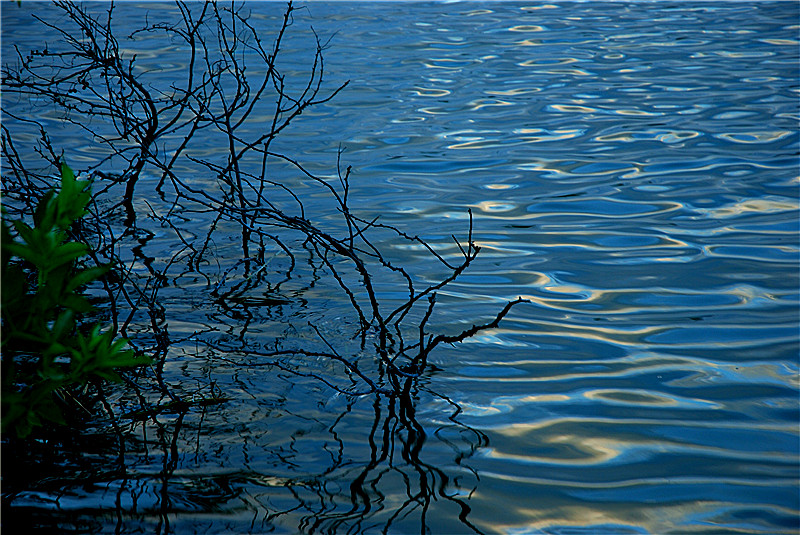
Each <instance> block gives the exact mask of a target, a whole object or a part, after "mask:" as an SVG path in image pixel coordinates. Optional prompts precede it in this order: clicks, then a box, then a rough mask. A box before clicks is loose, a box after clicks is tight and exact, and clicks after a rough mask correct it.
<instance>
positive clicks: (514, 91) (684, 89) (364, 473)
mask: <svg viewBox="0 0 800 535" xmlns="http://www.w3.org/2000/svg"><path fill="white" fill-rule="evenodd" d="M31 4H34V3H33V2H30V3H29V2H24V1H23V2H22V7H20V8H18V7H17V6H16V5H5V6H3V32H4V39H5V38H6V36H9V37H8V39H5V40H6V41H8V40H9V39H11V40H16V42H23V41H24V40H25V39H36V37H37V36H36V35H33V34H29V33H27V32H26V29H25V27H23V26H22V25H21V24H20V22H19V21H21V20H24V17H23V13H27V12H29V11H30V10H31V9H33V8H31V7H30V5H31ZM38 5H39V4H37V6H38ZM251 7H252V9H253V17H254V19H255V20H257V21H263V24H264V25H265V27H267V28H273V27H274V22H275V21H276V20H278V17H279V16H280V14H281V10H282V5H281V4H277V3H254V4H252V6H251ZM123 9H130V10H133V9H139V10H143V9H147V10H149V12H150V14H151V16H158V13H159V10H164V9H168V8H167V7H162V6H161V5H160V4H149V5H147V6H146V7H137V8H134V7H131V6H127V7H126V6H123ZM46 11H47V10H43V12H46ZM140 13H141V11H140ZM119 20H120V24H121V25H124V22H123V20H124V18H122V17H120V19H119ZM259 23H261V22H259ZM295 25H296V27H297V28H298V37H297V38H295V39H294V40H293V41H291V42H290V43H289V44H288V45H287V50H286V59H285V61H289V62H291V61H293V58H296V59H297V61H298V65H299V64H300V62H301V61H305V60H306V59H307V55H306V56H304V50H307V48H306V46H307V45H309V43H310V42H311V41H310V37H309V33H308V31H305V30H302V29H301V28H306V29H307V28H308V26H310V25H313V27H314V29H315V31H316V32H317V33H318V34H319V35H320V36H324V37H327V36H330V35H332V34H335V36H334V37H333V39H332V40H331V42H330V48H329V49H328V50H327V51H326V56H325V57H326V64H325V67H326V76H327V77H328V78H327V79H328V80H329V81H330V83H331V84H335V83H336V82H341V81H344V80H348V79H349V80H350V85H349V86H348V87H347V88H346V90H345V91H344V92H342V93H341V94H340V95H338V96H337V97H336V98H335V99H334V100H333V101H331V102H330V103H328V104H326V105H324V106H320V107H317V108H314V109H313V110H312V111H311V112H310V113H309V114H308V115H305V114H304V116H303V117H302V118H301V119H300V120H299V121H298V122H297V123H296V124H295V125H294V126H293V127H292V129H291V130H290V131H288V132H286V133H285V134H284V137H283V138H282V140H280V144H281V145H280V147H281V148H282V149H283V150H285V151H287V153H290V154H293V155H294V156H295V157H297V158H298V159H301V160H302V161H304V162H306V163H307V164H308V165H309V166H310V167H311V168H314V169H319V170H323V172H328V173H330V172H331V171H330V169H331V168H332V167H333V168H334V169H335V162H336V150H337V147H338V146H339V144H340V143H341V145H342V146H344V147H346V152H345V153H344V156H343V159H344V161H345V162H346V163H347V164H350V165H352V166H353V176H352V180H353V191H352V192H351V196H352V198H353V199H354V201H353V204H354V206H355V208H356V209H357V210H359V211H360V212H361V213H362V214H363V215H364V216H365V217H366V218H367V219H370V218H371V217H373V216H376V215H382V217H383V218H384V220H385V221H387V222H391V223H394V224H396V225H399V226H401V227H403V228H406V229H410V231H411V232H413V233H417V234H419V235H420V236H422V237H424V238H426V239H428V240H430V241H431V242H432V243H434V244H440V245H442V246H450V245H451V241H450V240H451V239H450V234H457V235H463V234H464V232H465V229H466V225H467V213H466V210H467V208H471V209H472V211H473V214H474V216H475V234H476V239H477V241H478V243H479V245H480V246H481V247H482V248H483V250H482V252H481V255H480V256H479V260H478V261H477V262H476V263H475V264H474V265H473V266H472V268H471V270H469V271H468V272H467V273H466V274H465V275H464V277H463V278H462V279H459V281H458V282H457V283H456V284H454V285H452V286H449V287H448V289H447V291H445V292H443V295H442V300H443V301H445V302H446V304H448V305H449V307H448V308H445V309H442V313H441V314H439V315H438V316H437V317H436V318H435V322H436V325H437V326H438V328H439V329H441V330H443V331H446V332H453V331H456V330H459V329H460V328H463V326H462V325H461V324H463V323H466V324H467V325H468V324H469V323H471V322H473V321H477V319H483V318H489V317H491V316H492V315H493V314H494V313H495V312H496V310H497V308H498V307H500V306H502V303H503V301H504V300H509V299H514V298H515V297H517V296H523V297H525V298H526V299H528V300H530V303H529V304H525V305H521V306H519V307H517V308H515V309H514V312H513V313H512V314H511V315H510V316H509V317H508V318H507V319H506V320H505V321H504V322H503V323H502V324H501V325H500V328H497V329H494V330H492V331H488V332H485V333H482V334H481V335H479V336H477V337H476V338H474V339H472V340H469V341H468V342H465V343H463V344H460V345H457V346H453V347H443V348H440V349H437V351H436V352H435V353H434V354H433V355H432V356H431V359H432V363H433V364H435V366H436V369H435V370H434V371H432V372H431V373H430V374H429V376H427V377H426V379H425V381H423V382H422V383H421V385H420V391H419V393H418V397H419V399H418V403H417V405H416V414H414V415H412V416H410V418H411V419H412V420H413V423H414V425H411V426H408V427H406V428H404V430H399V431H397V432H395V430H396V429H399V428H400V427H402V426H400V425H399V424H398V421H399V420H398V415H397V414H396V411H397V408H396V407H395V406H394V405H387V402H386V400H384V399H382V398H380V397H379V398H378V399H377V400H376V399H375V397H365V398H357V399H347V398H345V397H344V396H341V395H335V394H334V393H333V392H332V391H330V390H329V389H327V388H326V387H325V386H324V385H321V384H319V383H317V382H314V381H311V380H308V381H306V380H300V379H297V378H291V377H284V376H282V375H280V374H279V373H277V372H276V371H274V370H270V369H265V368H240V367H237V366H235V365H233V364H230V363H223V364H220V363H219V362H216V361H214V360H212V359H208V360H204V359H198V358H192V351H191V348H188V349H187V348H184V351H183V352H182V353H180V354H176V355H175V358H174V360H173V361H171V362H172V364H171V365H168V373H170V374H172V375H170V378H171V380H173V381H181V380H183V381H186V382H190V381H192V380H194V379H196V378H198V377H202V376H208V377H213V378H214V379H215V380H217V381H218V383H219V384H220V386H221V388H222V389H223V390H224V391H226V392H227V393H229V394H231V395H232V396H233V398H234V400H233V401H231V402H229V403H228V404H226V405H225V406H222V407H218V408H216V407H215V408H214V409H213V410H208V411H207V412H205V413H204V414H202V416H201V415H200V414H189V415H187V416H186V417H185V420H183V421H182V424H183V426H184V427H183V432H182V433H181V434H180V435H179V436H178V438H177V439H176V441H175V443H174V449H173V450H169V451H159V450H158V449H157V448H156V449H153V450H148V449H147V448H146V447H145V446H144V445H143V446H142V448H141V449H140V450H139V451H133V452H132V453H131V454H130V456H131V458H130V459H129V461H128V462H129V468H128V471H127V472H125V473H124V475H119V474H114V473H109V474H106V475H105V476H103V478H101V480H94V481H92V482H91V483H86V482H85V481H83V482H82V481H81V480H80V478H76V479H75V480H57V481H55V482H53V483H51V484H49V485H48V484H38V485H35V486H32V488H31V489H30V490H28V491H24V492H21V493H19V494H18V495H17V496H15V497H14V500H13V501H12V504H11V505H12V506H15V507H18V509H17V510H18V511H25V512H26V513H29V512H31V511H38V512H37V514H38V515H40V516H41V517H52V518H53V519H54V520H53V522H56V521H58V522H62V527H64V526H67V527H69V526H75V525H78V526H80V525H83V526H91V527H92V529H96V530H106V531H107V532H111V531H113V530H115V529H116V530H117V531H118V532H121V533H134V532H139V531H137V530H139V529H142V530H144V531H145V532H148V531H153V530H157V531H160V532H168V531H175V532H178V533H201V532H208V533H222V532H240V533H246V532H253V533H261V532H268V531H271V530H274V531H276V532H279V533H294V532H297V531H298V530H300V531H306V532H323V533H324V532H338V533H356V532H369V533H378V532H381V531H382V530H383V529H385V528H386V526H389V527H388V532H390V533H416V532H425V531H426V530H428V531H429V532H430V533H435V534H447V533H472V532H475V531H477V532H485V533H506V534H521V533H534V534H535V533H548V534H556V533H558V534H561V533H563V534H567V533H570V534H576V533H586V534H605V533H607V534H625V533H652V534H661V533H682V534H683V533H764V534H776V533H797V532H798V529H800V522H799V521H798V511H799V509H800V508H799V506H798V502H799V500H800V496H799V494H798V469H799V465H798V449H799V444H800V441H799V439H798V419H799V416H798V389H797V387H798V384H797V383H798V325H799V324H800V322H799V319H798V221H799V219H798V151H797V149H798V128H797V126H798V46H799V45H798V35H799V29H798V4H797V3H796V2H747V3H745V2H641V3H639V2H636V3H607V2H585V3H570V2H558V1H556V2H553V3H538V2H537V3H534V2H513V3H512V2H508V3H507V2H496V3H492V2H475V3H472V2H453V3H350V2H336V3H313V4H309V5H308V9H307V10H302V11H299V12H298V13H297V15H296V22H295ZM337 32H338V33H337ZM3 46H4V48H3V50H4V53H6V52H7V50H8V49H7V48H6V46H7V45H6V42H4V44H3ZM154 58H155V59H151V60H148V59H147V58H146V57H142V58H141V59H139V60H138V61H140V62H142V63H145V62H147V61H156V62H157V63H155V64H156V65H161V66H162V68H163V69H164V76H170V72H171V71H170V68H169V65H170V64H171V63H170V62H174V63H175V64H176V65H180V64H181V62H182V61H185V59H184V58H182V57H181V56H180V55H179V54H178V53H177V52H175V51H171V50H169V49H165V50H163V51H159V52H158V53H157V54H154ZM159 62H160V63H159ZM253 128H258V125H253ZM73 142H74V141H73ZM64 143H67V141H64ZM74 150H75V151H81V150H82V151H84V152H85V153H87V154H89V155H90V153H91V147H83V148H81V147H80V146H78V147H76V148H74ZM67 154H68V155H69V152H68V153H67ZM325 170H327V171H325ZM313 202H314V201H313V200H310V201H309V203H310V204H309V205H307V206H309V207H311V208H314V204H313ZM320 202H321V201H320ZM317 208H318V209H319V210H320V211H323V212H324V211H325V210H329V209H330V207H327V206H324V205H320V206H318V207H317ZM384 246H385V247H387V248H391V247H393V244H392V243H385V244H384ZM401 253H402V251H399V252H398V254H401ZM152 254H157V251H153V252H152ZM404 254H405V255H406V257H405V262H406V264H407V265H409V266H410V267H411V268H412V269H415V270H417V271H420V272H423V273H424V272H425V270H426V269H428V267H427V266H428V264H423V261H422V260H421V259H419V258H418V257H417V256H416V255H414V254H413V252H406V253H404ZM417 263H418V265H417ZM431 276H435V274H432V275H431ZM172 291H173V293H170V294H169V295H174V296H175V297H174V300H175V303H176V304H175V306H176V307H178V309H180V310H182V312H181V314H180V315H177V314H176V315H175V316H174V317H172V318H171V319H169V318H168V320H169V321H171V323H170V329H171V332H173V333H175V332H181V331H186V332H191V331H192V330H193V329H194V328H195V326H196V325H208V324H209V322H210V321H211V319H209V318H210V316H211V314H210V313H209V312H208V310H207V307H206V306H204V305H202V304H200V305H196V306H192V302H193V301H192V300H193V299H194V300H195V301H194V302H197V300H198V296H197V294H196V293H192V287H191V285H190V284H188V283H187V285H186V288H184V289H183V290H181V288H180V287H177V288H174V289H173V290H172ZM182 295H183V296H184V297H181V296H182ZM185 295H190V297H185ZM387 295H390V294H389V293H388V291H387ZM305 298H306V299H308V301H309V302H310V304H309V305H308V306H309V307H313V306H314V304H315V299H316V300H317V301H316V302H318V303H322V304H325V305H326V306H328V307H329V308H327V309H326V308H325V307H322V308H323V309H325V310H323V311H322V312H321V318H319V319H318V321H319V324H320V325H327V326H328V329H329V332H333V333H335V332H336V325H337V322H338V321H340V319H339V316H338V315H337V314H338V313H339V310H340V308H341V307H340V306H339V305H338V304H337V303H336V302H331V303H329V302H328V301H326V294H324V293H322V292H321V291H319V292H318V293H313V292H311V293H310V295H306V296H305ZM344 305H346V303H345V304H344ZM181 307H183V308H181ZM280 312H281V311H277V312H276V311H271V312H270V313H269V314H264V315H262V316H258V315H257V316H256V318H255V320H254V322H255V323H256V324H257V323H258V322H259V321H263V322H269V321H272V322H276V321H278V322H279V321H281V320H280V318H279V317H277V318H276V315H277V314H280ZM317 312H319V311H317ZM289 313H290V312H287V314H289ZM476 318H477V319H476ZM326 322H327V323H326ZM231 329H232V331H231V332H233V331H234V330H235V327H231ZM407 416H408V415H407ZM400 420H402V418H400ZM420 437H422V439H423V440H419V439H420ZM143 444H144V440H143ZM414 445H416V446H418V447H411V446H414ZM137 455H138V457H137ZM168 464H169V465H170V466H169V469H170V470H169V472H168V473H169V478H165V477H164V473H165V471H166V470H167V465H168ZM167 491H168V492H167ZM64 529H66V528H64Z"/></svg>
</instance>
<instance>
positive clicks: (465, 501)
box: [38, 390, 487, 534]
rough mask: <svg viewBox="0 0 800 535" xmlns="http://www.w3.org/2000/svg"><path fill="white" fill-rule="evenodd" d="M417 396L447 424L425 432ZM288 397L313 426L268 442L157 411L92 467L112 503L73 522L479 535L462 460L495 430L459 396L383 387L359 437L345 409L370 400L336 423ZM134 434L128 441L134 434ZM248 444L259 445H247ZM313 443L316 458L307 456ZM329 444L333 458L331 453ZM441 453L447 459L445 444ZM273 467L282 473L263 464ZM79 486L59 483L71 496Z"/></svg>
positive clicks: (100, 498)
mask: <svg viewBox="0 0 800 535" xmlns="http://www.w3.org/2000/svg"><path fill="white" fill-rule="evenodd" d="M287 392H288V390H287ZM421 398H424V399H425V400H427V401H432V400H434V399H438V400H439V401H440V402H445V403H446V404H447V407H449V409H448V416H447V420H446V423H438V424H436V425H435V426H433V425H431V424H428V430H426V425H425V424H424V423H423V422H421V421H420V419H419V418H418V417H417V407H418V405H419V403H421V402H422V401H421ZM287 401H288V400H287V399H286V398H285V397H284V398H280V399H278V400H276V401H275V402H274V411H275V412H276V413H280V416H279V417H289V418H291V417H295V418H298V419H300V420H305V421H306V422H307V423H308V424H310V425H308V426H306V427H304V428H301V429H298V430H296V431H294V432H293V433H291V435H290V436H289V437H288V441H282V440H281V437H275V438H273V439H272V440H274V441H275V443H273V444H271V443H270V438H271V437H269V436H262V437H260V438H261V439H262V440H261V441H260V443H259V440H258V439H257V438H256V439H255V440H254V436H253V433H251V432H249V429H247V428H242V429H241V431H242V433H241V434H242V436H241V443H240V444H238V445H234V444H231V443H230V439H229V438H228V437H222V438H221V439H220V437H219V436H218V435H217V433H218V432H219V430H214V429H212V428H204V420H205V419H206V418H205V416H211V415H213V414H212V413H209V414H200V415H198V414H192V413H187V412H182V413H178V414H173V415H161V416H158V417H154V418H152V419H150V420H149V421H148V422H147V425H144V426H142V430H143V432H142V433H141V434H140V436H139V438H138V439H137V440H136V441H135V442H133V443H129V445H131V446H132V447H131V448H130V449H131V451H130V452H128V453H127V455H125V456H124V457H121V459H123V458H124V461H123V462H122V463H121V465H120V466H119V469H118V470H117V471H115V472H110V473H107V474H105V478H103V477H102V476H100V474H96V475H97V476H98V480H97V481H95V485H97V486H98V487H100V486H105V488H104V491H103V492H99V491H98V492H97V495H96V496H95V498H96V500H97V502H98V505H99V504H100V503H103V502H105V501H106V500H107V495H106V493H108V492H110V491H112V489H116V493H115V499H114V503H113V507H110V508H109V509H110V510H107V509H105V508H104V507H102V506H98V507H97V508H92V509H90V510H86V509H83V508H82V509H79V510H73V511H71V512H70V514H69V519H70V520H69V523H71V524H72V525H75V526H77V525H78V524H81V523H82V522H83V520H87V521H89V522H90V523H95V529H96V530H99V531H106V530H107V529H108V528H109V527H110V524H111V523H112V522H113V524H114V531H115V532H116V533H130V532H136V530H137V529H139V528H144V527H145V526H150V527H152V528H153V529H154V531H155V532H156V533H164V534H166V533H182V532H186V531H187V530H194V531H195V532H197V531H198V530H210V532H220V530H221V531H222V532H225V531H228V530H229V531H231V532H236V533H243V532H244V533H266V532H272V531H277V532H283V531H285V532H302V533H409V532H419V533H431V532H436V531H434V530H433V528H432V527H431V524H436V525H440V526H441V525H442V524H443V523H444V524H448V525H450V526H451V527H450V530H455V531H456V532H458V533H467V532H469V533H481V531H480V529H479V528H478V527H476V526H475V525H473V524H472V523H471V522H470V519H469V515H470V511H471V509H470V506H469V496H470V495H471V493H472V491H474V488H475V485H476V484H477V480H478V476H477V473H475V472H474V471H472V470H471V469H470V468H469V466H468V465H467V464H466V463H465V461H466V459H468V458H469V457H471V456H472V455H473V454H474V453H475V452H476V451H477V450H478V449H479V448H480V447H481V446H484V445H486V443H487V439H486V436H485V435H484V434H483V433H481V432H480V431H478V430H476V429H473V428H470V427H469V426H467V425H464V424H462V423H460V422H459V421H458V414H459V413H460V408H459V407H458V406H457V405H456V404H455V403H453V402H452V401H451V400H449V399H447V398H446V397H443V396H439V395H436V394H434V393H432V392H430V391H424V390H423V391H415V392H413V393H411V394H407V395H392V396H387V397H384V396H381V395H378V396H377V397H376V398H374V399H373V400H372V402H371V407H370V408H371V411H372V415H371V416H372V422H371V426H370V427H369V436H367V437H356V438H358V440H356V441H354V442H350V441H349V438H343V435H351V436H352V433H350V432H348V431H347V427H348V425H349V423H350V422H349V418H348V417H353V416H355V417H367V416H368V415H367V414H360V415H356V414H355V412H357V411H364V409H365V408H364V407H363V406H361V405H365V404H364V403H363V402H364V401H366V400H363V399H362V400H360V401H359V400H350V401H349V402H348V403H347V404H346V405H345V407H344V408H343V410H341V412H340V413H339V414H338V415H336V416H335V417H334V418H332V421H333V423H332V424H330V421H331V420H325V419H324V418H323V417H321V416H318V417H316V418H309V417H308V416H307V415H296V414H290V413H288V412H287V411H285V410H284V408H283V407H281V405H282V404H283V403H285V402H287ZM357 405H358V406H357ZM256 411H257V409H256ZM220 412H221V411H220ZM363 427H365V426H360V427H359V429H361V428H363ZM323 428H324V431H323ZM313 429H317V431H314V430H313ZM431 429H432V431H431ZM322 433H324V434H325V435H327V438H324V437H322V436H321V434H322ZM267 435H271V434H270V433H267ZM127 438H128V440H129V441H130V435H128V437H127ZM306 442H310V443H312V446H311V447H309V446H308V445H307V444H305V443H306ZM320 442H321V443H322V447H321V448H320V447H319V443H320ZM215 444H217V445H216V447H215ZM314 445H316V446H317V447H316V448H314ZM239 446H242V448H241V451H242V452H243V453H242V454H241V461H243V462H242V466H241V467H236V465H235V464H234V463H235V462H238V459H239V455H238V454H237V453H236V452H234V451H232V450H235V449H237V448H238V447H239ZM364 446H366V449H365V450H362V448H363V447H364ZM426 446H433V447H435V448H442V447H443V448H445V449H448V450H450V451H451V454H450V458H449V459H446V460H447V461H449V462H448V463H447V464H446V465H443V466H436V465H435V464H434V463H433V462H429V461H426V460H425V457H426V455H425V448H426ZM251 447H252V448H253V449H257V448H259V447H260V448H263V449H259V450H258V451H257V452H253V453H248V452H247V450H248V449H249V448H251ZM314 450H316V452H317V455H316V456H315V457H314V458H313V459H312V458H307V457H311V456H312V453H313V451H314ZM350 450H355V451H356V452H357V453H354V452H353V451H350ZM362 451H363V455H362V454H361V452H362ZM323 452H327V454H328V455H327V456H325V457H323V456H322V455H320V453H323ZM257 456H259V457H260V458H256V457H257ZM434 457H436V458H437V459H438V460H440V461H441V460H445V457H443V456H442V455H441V453H440V452H439V453H435V454H434ZM325 458H327V460H325ZM197 465H199V467H198V466H197ZM251 465H252V466H251ZM309 466H313V468H312V469H311V470H310V469H309ZM269 467H273V468H274V471H268V470H266V469H265V468H269ZM215 468H216V471H218V472H219V473H218V474H217V475H214V471H215ZM317 468H318V469H317ZM315 469H316V470H315ZM154 471H156V472H155V473H154ZM103 481H104V482H103ZM71 483H72V484H73V485H74V484H75V482H74V481H73V482H71ZM72 490H74V489H69V488H62V489H60V490H59V492H60V493H62V494H63V495H69V494H70V493H71V492H72ZM57 501H58V499H57V498H56V502H57ZM90 501H91V500H90ZM90 501H87V502H84V506H85V505H86V504H87V503H90ZM109 505H110V504H109ZM434 507H436V508H438V509H437V511H436V512H435V513H434V511H433V509H434ZM443 509H445V510H443ZM434 515H435V518H433V519H432V518H431V517H433V516H434ZM102 518H105V520H102ZM62 520H65V519H63V518H62ZM45 521H46V522H47V520H45ZM51 521H52V519H51ZM38 525H41V524H38ZM50 525H52V524H50ZM456 526H457V527H456ZM61 527H62V528H63V527H65V524H63V523H62V524H61Z"/></svg>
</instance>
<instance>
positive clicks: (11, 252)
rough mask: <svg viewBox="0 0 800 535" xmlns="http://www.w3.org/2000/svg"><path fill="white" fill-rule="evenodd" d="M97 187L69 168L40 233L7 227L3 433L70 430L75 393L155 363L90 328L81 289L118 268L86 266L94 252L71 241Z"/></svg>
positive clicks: (36, 219) (42, 209)
mask: <svg viewBox="0 0 800 535" xmlns="http://www.w3.org/2000/svg"><path fill="white" fill-rule="evenodd" d="M91 195H92V193H91V184H90V182H88V181H82V180H77V179H76V178H75V175H74V173H73V171H72V170H71V169H70V168H69V167H68V166H67V165H66V164H61V188H60V190H59V191H58V192H57V193H56V191H55V190H50V191H49V192H48V193H47V194H45V195H44V196H43V197H42V199H41V200H40V201H39V203H38V205H37V207H36V210H35V213H34V214H33V226H30V225H28V224H27V223H25V222H23V221H21V220H15V221H11V225H12V226H13V229H14V231H15V233H16V236H14V234H12V230H11V228H10V227H9V224H8V223H7V221H6V216H5V213H4V214H3V221H2V294H0V297H1V301H2V304H1V305H0V310H1V314H0V315H2V341H1V342H0V348H2V372H3V373H2V387H3V389H2V396H1V397H2V432H3V433H12V434H13V435H16V436H18V437H26V436H28V435H29V434H30V433H31V431H33V429H34V428H36V427H39V426H41V425H43V424H44V422H45V421H51V422H56V423H62V424H63V423H65V422H66V420H65V417H64V416H65V414H64V412H65V411H64V409H65V408H66V407H72V408H75V407H78V406H80V404H79V402H78V401H77V397H76V396H75V395H74V394H75V392H76V391H77V390H78V389H80V388H82V387H84V386H86V385H87V384H89V383H91V382H94V381H96V380H100V379H105V380H111V381H119V380H120V377H119V375H118V374H117V370H118V369H120V368H128V367H133V366H138V365H141V364H146V363H148V362H149V359H148V358H146V357H144V356H141V355H136V354H135V352H134V351H133V350H131V349H127V348H126V345H127V340H125V339H124V338H117V339H116V340H115V338H116V334H115V333H114V332H113V331H110V330H107V331H105V332H104V331H102V330H101V328H100V325H99V324H91V323H89V322H87V321H83V320H82V315H83V314H85V313H86V312H89V311H91V310H92V306H91V304H90V303H89V301H88V300H87V299H86V297H85V296H83V295H81V293H80V291H81V289H82V288H83V287H84V286H85V285H86V284H88V283H90V282H92V281H94V280H96V279H98V278H99V277H101V276H102V275H103V274H104V273H105V272H106V271H108V270H109V269H110V266H94V267H84V266H81V265H80V263H79V260H80V259H81V258H82V257H84V256H86V255H87V254H88V251H89V248H88V246H87V245H86V244H85V243H81V242H79V241H76V240H74V239H71V238H70V236H69V231H70V228H72V226H73V225H74V224H75V223H76V222H77V221H78V220H79V219H80V218H81V217H83V216H84V215H85V214H86V213H87V206H88V204H89V202H90V200H91Z"/></svg>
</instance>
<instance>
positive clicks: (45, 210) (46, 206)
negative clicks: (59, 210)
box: [33, 189, 56, 230]
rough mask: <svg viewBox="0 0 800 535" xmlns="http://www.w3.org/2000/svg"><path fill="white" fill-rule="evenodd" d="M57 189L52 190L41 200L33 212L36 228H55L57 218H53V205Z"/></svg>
mask: <svg viewBox="0 0 800 535" xmlns="http://www.w3.org/2000/svg"><path fill="white" fill-rule="evenodd" d="M55 193H56V192H55V190H52V189H51V190H50V191H48V192H47V193H45V194H44V195H42V198H41V199H40V200H39V204H37V205H36V210H35V211H34V212H33V224H34V226H36V228H40V229H45V230H50V229H51V228H53V224H54V223H55V220H54V218H53V215H54V214H53V210H54V208H53V206H52V205H51V202H50V201H52V199H53V196H54V195H55Z"/></svg>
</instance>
